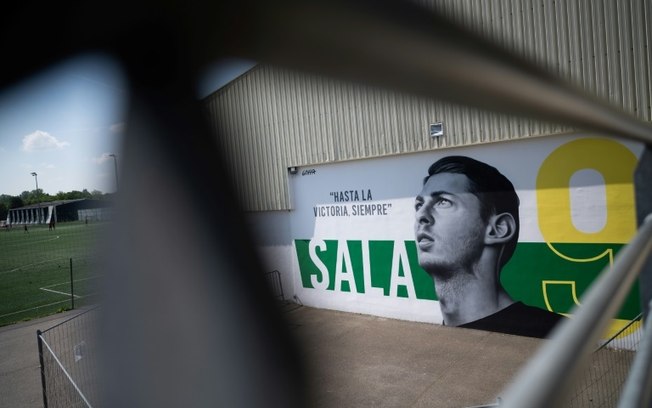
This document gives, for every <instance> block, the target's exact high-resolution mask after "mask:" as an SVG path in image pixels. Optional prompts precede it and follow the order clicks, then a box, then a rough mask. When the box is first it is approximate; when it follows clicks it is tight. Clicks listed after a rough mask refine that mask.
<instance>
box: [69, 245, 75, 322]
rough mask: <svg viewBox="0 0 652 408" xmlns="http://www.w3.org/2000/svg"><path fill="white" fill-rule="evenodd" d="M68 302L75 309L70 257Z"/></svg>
mask: <svg viewBox="0 0 652 408" xmlns="http://www.w3.org/2000/svg"><path fill="white" fill-rule="evenodd" d="M70 304H71V307H72V309H73V310H74V309H75V287H74V285H73V279H72V258H70Z"/></svg>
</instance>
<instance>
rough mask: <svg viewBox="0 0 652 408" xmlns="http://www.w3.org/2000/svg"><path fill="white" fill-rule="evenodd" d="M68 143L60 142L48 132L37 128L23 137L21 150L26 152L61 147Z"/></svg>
mask: <svg viewBox="0 0 652 408" xmlns="http://www.w3.org/2000/svg"><path fill="white" fill-rule="evenodd" d="M68 145H69V143H68V142H62V141H60V140H58V139H57V138H56V137H54V136H52V135H51V134H49V133H48V132H44V131H42V130H37V131H35V132H32V133H30V134H29V135H27V136H25V137H23V150H24V151H26V152H33V151H35V150H52V149H62V148H64V147H66V146H68Z"/></svg>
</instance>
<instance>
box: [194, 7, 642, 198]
mask: <svg viewBox="0 0 652 408" xmlns="http://www.w3.org/2000/svg"><path fill="white" fill-rule="evenodd" d="M420 3H422V4H425V5H427V6H428V7H434V8H437V9H438V10H440V11H442V12H443V13H444V14H447V15H449V16H450V17H452V18H454V19H456V20H458V21H460V22H462V23H463V24H465V25H467V26H469V27H471V28H472V29H474V30H476V31H478V32H480V33H482V34H483V35H485V36H488V37H490V38H492V39H494V40H496V41H499V42H500V43H502V44H504V45H506V46H507V47H508V48H510V49H511V50H513V51H515V52H517V53H518V54H520V55H522V56H524V57H526V58H528V59H530V60H532V61H534V62H536V63H538V64H539V65H542V66H543V67H545V68H547V69H548V70H550V71H551V72H553V73H554V74H556V75H558V76H561V77H563V78H565V79H567V80H569V81H571V82H572V83H575V84H577V85H578V86H580V87H582V88H584V89H586V90H587V91H589V92H591V93H594V94H596V95H598V96H599V97H601V98H604V99H607V100H609V101H611V102H612V103H613V104H615V105H616V106H621V107H623V108H624V109H625V110H627V111H629V112H631V113H633V114H634V115H636V116H637V117H639V118H641V119H643V120H647V121H650V120H651V119H652V118H651V110H650V95H651V92H652V83H651V81H650V75H651V72H650V53H649V51H648V47H649V46H650V43H651V42H652V41H651V35H652V34H651V32H650V30H651V29H652V27H651V26H650V24H651V23H652V7H651V6H650V2H647V1H645V0H629V1H614V0H598V1H590V0H582V1H577V0H542V1H533V0H524V1H523V0H522V1H517V0H445V1H444V0H442V1H434V0H433V1H427V2H424V1H421V2H420ZM205 103H206V106H207V108H208V111H209V114H210V117H211V120H212V123H213V126H214V128H215V130H216V131H217V132H218V134H219V135H220V142H221V144H222V147H223V151H224V152H225V153H226V154H227V160H228V161H229V163H230V168H231V170H232V172H233V174H232V176H233V177H234V180H236V187H237V189H238V193H239V196H240V199H241V202H242V204H243V206H244V208H245V209H246V210H249V211H267V210H286V209H289V208H290V207H291V203H290V198H289V193H288V185H287V168H288V167H289V166H306V165H311V164H319V163H328V162H335V161H342V160H353V159H362V158H370V157H379V156H385V155H393V154H401V153H410V152H418V151H424V150H431V149H438V148H444V147H454V146H461V145H470V144H477V143H489V142H495V141H503V140H510V139H515V138H523V137H531V136H542V135H549V134H555V133H560V132H563V131H568V130H569V129H567V128H564V127H562V126H559V125H552V124H545V123H540V122H533V121H528V120H524V119H520V118H513V117H509V116H506V115H498V114H493V113H488V112H485V111H480V110H476V109H473V108H469V107H465V106H458V105H451V104H448V103H443V102H439V101H431V100H425V99H423V98H419V97H414V96H411V95H401V94H396V93H393V92H389V91H386V90H380V89H374V88H370V87H365V86H362V85H359V84H349V83H344V82H341V81H336V80H332V79H325V78H320V77H316V76H311V75H306V74H301V73H293V72H290V71H287V70H282V69H278V68H275V67H271V66H264V65H261V66H257V67H256V68H254V69H253V70H251V71H250V72H248V73H247V74H245V75H243V76H242V77H240V78H239V79H238V80H236V81H234V82H232V83H231V84H230V85H228V86H226V87H224V88H222V89H221V90H219V91H218V92H216V93H215V94H213V95H211V96H209V97H208V98H206V100H205ZM436 121H443V122H444V124H445V131H446V136H445V137H443V138H439V139H433V138H430V137H429V133H428V131H429V128H428V127H429V124H430V123H433V122H436Z"/></svg>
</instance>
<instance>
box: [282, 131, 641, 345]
mask: <svg viewBox="0 0 652 408" xmlns="http://www.w3.org/2000/svg"><path fill="white" fill-rule="evenodd" d="M641 151H642V147H641V146H640V145H638V144H636V143H631V142H624V141H619V140H616V139H607V138H598V137H587V136H580V135H576V136H556V137H546V138H539V139H532V140H521V141H515V142H507V143H500V144H492V145H483V146H474V147H465V148H459V149H446V150H441V151H435V152H424V153H418V154H413V155H403V156H396V157H389V158H382V159H373V160H363V161H356V162H347V163H338V164H332V165H323V166H319V167H314V168H310V169H303V171H300V172H299V173H297V174H296V175H295V176H293V177H292V178H291V184H292V194H293V199H294V207H295V210H294V211H293V214H292V216H291V231H292V236H293V237H294V247H295V254H296V259H295V261H296V263H295V269H296V271H295V272H296V273H295V279H296V284H295V286H296V288H297V291H296V292H297V295H298V296H299V298H300V299H301V301H302V302H303V303H304V304H306V305H311V306H315V307H324V308H331V309H337V310H343V311H351V312H357V313H368V314H374V315H378V316H385V317H392V318H399V319H407V320H414V321H422V322H432V323H439V324H446V325H450V326H460V327H469V328H476V329H484V330H492V331H499V332H505V333H510V334H518V335H524V336H533V337H545V336H547V335H548V334H549V332H550V330H551V329H552V328H553V327H554V326H555V324H556V323H557V322H558V321H559V320H561V319H565V318H566V317H565V316H568V314H569V312H570V311H571V310H572V308H573V307H574V306H575V305H579V304H580V303H581V302H580V299H581V295H582V293H583V292H584V291H585V290H586V289H587V287H588V286H589V285H590V284H591V282H592V281H593V280H594V279H595V278H596V277H597V275H598V274H599V273H600V272H601V271H602V270H603V269H605V268H608V267H610V265H612V264H613V259H614V255H615V254H616V253H617V252H618V250H619V249H620V248H621V247H622V246H623V245H624V244H626V243H627V242H628V241H629V240H630V239H631V238H632V236H633V235H634V233H635V231H636V217H635V208H634V190H633V185H632V180H633V173H634V169H635V166H636V163H637V160H638V156H639V155H640V153H641ZM639 310H640V306H639V298H638V287H637V286H636V287H634V288H633V290H632V291H631V293H630V295H629V297H628V298H627V301H626V303H625V305H624V306H623V308H622V309H621V310H620V311H619V313H618V315H617V316H615V317H614V320H613V324H612V328H611V329H612V331H614V332H615V331H616V330H618V329H619V328H620V327H622V325H623V324H625V323H626V322H628V321H629V320H630V319H632V318H634V317H635V316H636V315H637V314H638V313H639ZM608 335H609V333H606V334H605V337H606V336H608Z"/></svg>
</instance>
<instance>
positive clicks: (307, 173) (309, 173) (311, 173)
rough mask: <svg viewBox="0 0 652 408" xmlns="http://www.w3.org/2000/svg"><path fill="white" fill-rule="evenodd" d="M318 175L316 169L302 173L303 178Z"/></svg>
mask: <svg viewBox="0 0 652 408" xmlns="http://www.w3.org/2000/svg"><path fill="white" fill-rule="evenodd" d="M316 173H317V170H315V169H305V170H304V171H302V172H301V175H302V176H310V175H313V174H316Z"/></svg>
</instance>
